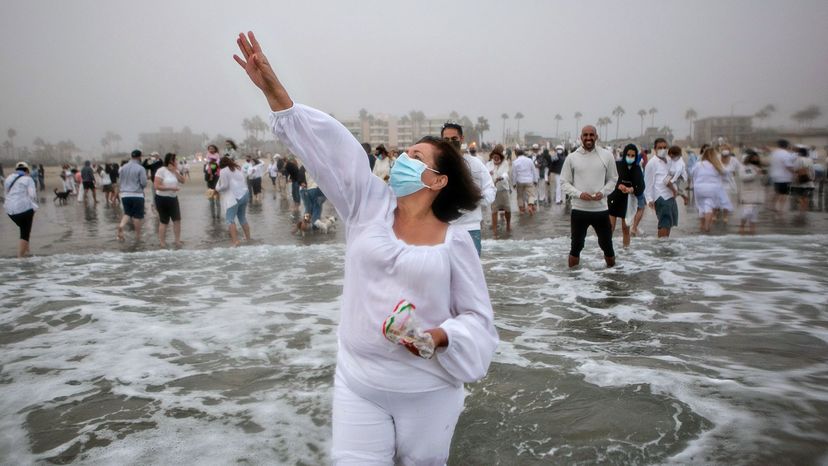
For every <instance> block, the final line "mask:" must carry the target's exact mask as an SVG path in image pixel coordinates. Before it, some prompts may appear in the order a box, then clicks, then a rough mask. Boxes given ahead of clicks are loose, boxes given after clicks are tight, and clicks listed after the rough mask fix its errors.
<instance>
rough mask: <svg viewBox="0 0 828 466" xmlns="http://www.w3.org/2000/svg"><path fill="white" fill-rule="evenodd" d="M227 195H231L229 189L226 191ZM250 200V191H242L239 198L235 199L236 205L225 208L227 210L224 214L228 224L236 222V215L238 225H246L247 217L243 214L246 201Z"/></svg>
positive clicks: (245, 211)
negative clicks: (242, 193)
mask: <svg viewBox="0 0 828 466" xmlns="http://www.w3.org/2000/svg"><path fill="white" fill-rule="evenodd" d="M226 194H227V195H228V196H232V195H233V194H231V193H230V192H229V191H228V192H227V193H226ZM249 200H250V193H249V192H246V193H244V196H242V198H241V199H239V200H237V201H236V205H234V206H233V207H230V208H229V209H227V212H226V213H225V214H224V217H225V220H226V221H227V224H228V225H233V224H234V223H236V217H238V218H239V225H247V217H246V216H245V214H246V213H247V202H248V201H249Z"/></svg>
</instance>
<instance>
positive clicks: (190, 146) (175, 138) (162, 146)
mask: <svg viewBox="0 0 828 466" xmlns="http://www.w3.org/2000/svg"><path fill="white" fill-rule="evenodd" d="M138 141H139V142H140V143H141V150H142V151H144V153H147V154H149V153H150V152H152V151H157V152H159V153H161V154H164V153H166V152H175V153H177V154H194V153H196V152H200V151H203V150H204V145H205V143H206V141H207V135H206V134H202V133H194V132H193V131H191V130H190V128H188V127H186V126H185V127H184V128H183V129H182V130H181V131H175V130H173V128H172V127H170V126H163V127H161V128H159V129H158V131H157V132H155V133H141V134H139V135H138Z"/></svg>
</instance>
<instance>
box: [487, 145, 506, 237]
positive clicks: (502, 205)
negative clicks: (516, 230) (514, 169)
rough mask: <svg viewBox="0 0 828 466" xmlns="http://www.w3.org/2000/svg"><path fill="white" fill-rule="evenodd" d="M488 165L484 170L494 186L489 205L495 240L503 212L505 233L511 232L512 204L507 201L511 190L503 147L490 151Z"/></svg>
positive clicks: (497, 146)
mask: <svg viewBox="0 0 828 466" xmlns="http://www.w3.org/2000/svg"><path fill="white" fill-rule="evenodd" d="M489 158H490V159H491V160H489V163H488V164H487V165H486V168H487V169H488V170H489V175H490V176H491V177H492V183H494V186H495V191H496V193H495V199H494V202H493V203H492V205H491V210H492V234H493V236H494V237H495V238H497V237H498V232H497V221H498V218H499V217H500V212H503V216H504V220H505V221H506V233H511V232H512V205H511V204H512V203H511V199H509V194H510V193H511V190H510V189H509V164H508V163H506V162H505V161H504V157H503V145H501V144H498V145H496V146H495V147H494V149H492V153H491V154H489Z"/></svg>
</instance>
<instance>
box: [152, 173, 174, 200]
mask: <svg viewBox="0 0 828 466" xmlns="http://www.w3.org/2000/svg"><path fill="white" fill-rule="evenodd" d="M158 178H161V186H163V187H165V188H177V187H178V178H176V176H175V173H173V172H171V171H169V170H168V169H167V167H161V168H159V169H158V171H157V172H155V179H156V180H157V179H158ZM155 195H156V196H163V197H176V196H178V191H167V190H161V189H156V190H155Z"/></svg>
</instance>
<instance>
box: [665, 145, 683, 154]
mask: <svg viewBox="0 0 828 466" xmlns="http://www.w3.org/2000/svg"><path fill="white" fill-rule="evenodd" d="M667 155H681V147H679V146H670V148H669V149H667Z"/></svg>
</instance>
